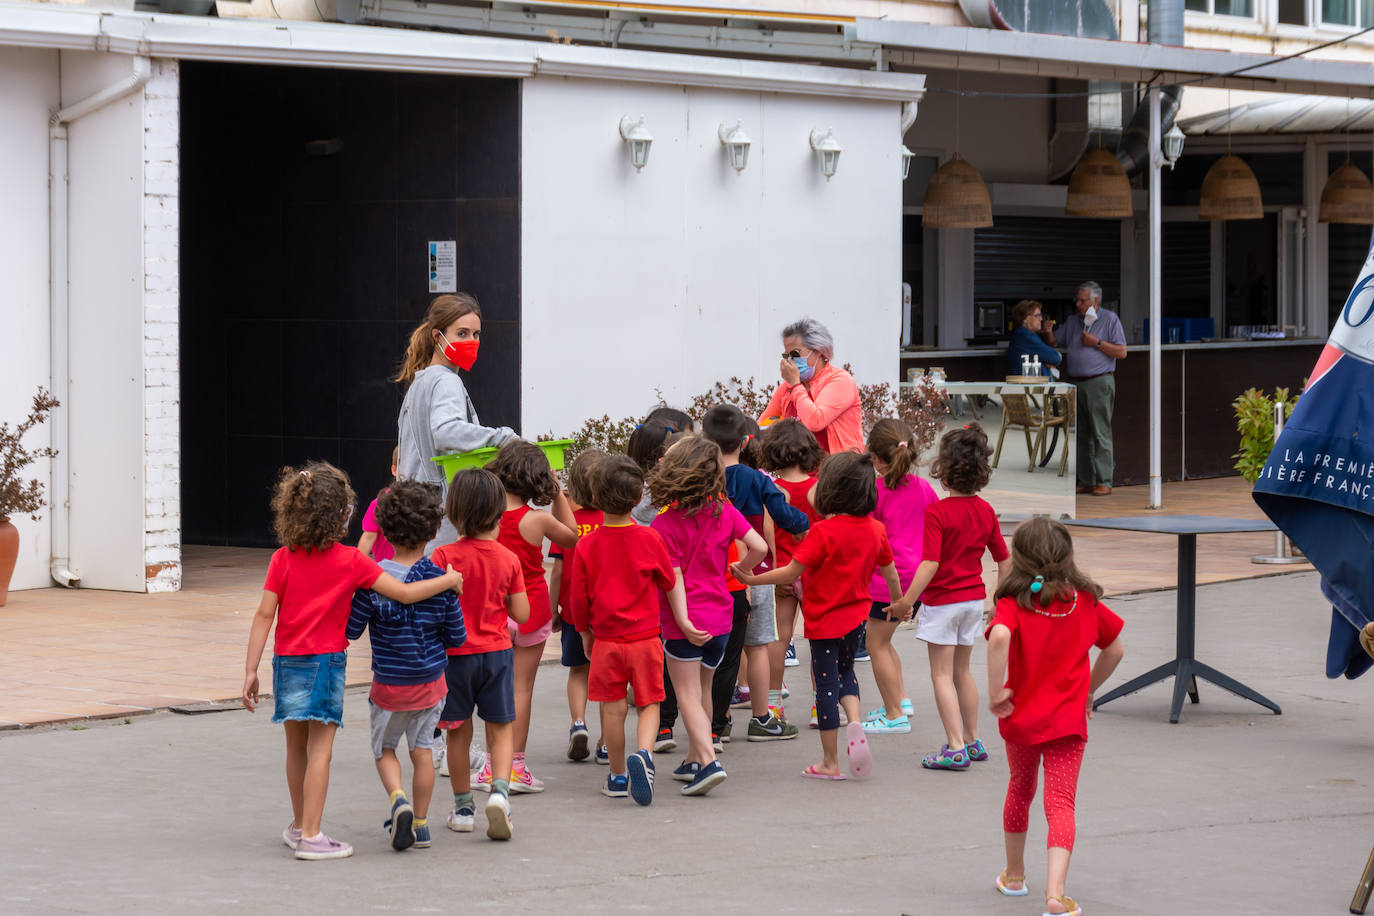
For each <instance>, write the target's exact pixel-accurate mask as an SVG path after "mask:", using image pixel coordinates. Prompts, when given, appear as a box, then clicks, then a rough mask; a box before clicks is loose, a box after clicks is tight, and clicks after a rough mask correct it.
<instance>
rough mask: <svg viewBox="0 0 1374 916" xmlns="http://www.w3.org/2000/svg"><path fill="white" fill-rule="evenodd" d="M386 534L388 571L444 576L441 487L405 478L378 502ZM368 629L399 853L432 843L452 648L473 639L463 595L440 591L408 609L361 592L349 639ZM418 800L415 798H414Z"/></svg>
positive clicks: (381, 763) (419, 578)
mask: <svg viewBox="0 0 1374 916" xmlns="http://www.w3.org/2000/svg"><path fill="white" fill-rule="evenodd" d="M376 507H377V511H376V513H375V518H376V522H377V526H378V531H379V532H380V533H381V535H382V536H383V537H385V539H386V540H387V541H388V542H389V543H390V544H391V548H392V551H393V554H392V557H391V558H390V559H384V560H379V561H378V563H379V564H380V565H381V567H382V569H383V570H384V571H385V572H387V573H388V574H389V575H392V576H395V577H396V578H397V579H399V580H401V581H402V582H423V581H425V580H427V579H433V578H435V577H436V576H440V575H442V573H441V572H440V571H439V567H437V566H435V565H434V564H433V563H432V562H431V561H429V560H428V559H426V558H425V555H424V550H425V544H427V543H429V541H430V540H431V539H432V538H433V537H434V535H435V533H437V532H438V530H439V518H440V517H441V516H442V515H443V508H442V507H441V506H440V505H439V488H438V487H436V486H434V485H433V484H424V483H420V482H419V481H418V480H410V479H409V478H406V479H402V480H398V481H396V482H395V483H393V484H392V485H391V486H390V487H389V488H388V489H386V490H384V491H383V492H382V493H381V495H380V496H378V497H377V503H376ZM364 629H366V630H367V631H368V639H369V641H370V642H371V644H372V689H371V691H370V692H369V693H368V709H369V718H370V720H371V726H372V757H373V759H374V760H375V761H376V763H377V775H379V776H380V777H381V779H382V786H383V787H384V788H385V789H386V791H387V795H388V796H389V797H390V803H391V810H390V816H389V817H388V818H387V821H386V823H385V824H384V825H383V826H384V827H386V828H387V830H389V831H390V833H391V848H393V849H395V850H397V851H398V852H399V851H401V850H403V849H409V848H410V847H411V846H415V847H417V848H420V849H424V848H426V847H428V846H429V845H430V835H429V820H428V816H429V801H430V798H431V797H432V796H433V795H434V747H435V739H436V734H437V732H438V729H436V728H435V726H436V725H438V724H439V714H440V713H441V712H442V711H443V708H444V698H445V697H446V696H448V683H447V682H446V681H445V679H444V669H445V668H446V667H447V666H448V656H447V654H446V653H445V650H446V649H448V648H451V647H457V646H461V645H462V644H463V643H464V642H465V641H466V640H467V630H466V629H464V627H463V612H462V610H461V608H460V607H459V605H458V596H457V595H456V594H454V593H453V592H440V593H439V594H437V595H435V596H434V597H432V598H428V599H426V600H424V601H420V602H417V603H415V604H400V603H398V602H395V601H392V600H391V599H389V598H384V597H381V596H379V595H378V594H377V593H376V592H374V591H371V590H362V591H358V592H355V593H354V595H353V610H352V612H351V613H350V614H349V616H348V638H349V639H357V638H358V637H360V636H362V635H363V630H364ZM402 738H405V742H406V747H407V748H408V749H409V751H410V762H411V764H412V765H413V766H414V768H415V775H414V779H413V781H412V785H411V788H412V794H411V798H407V797H406V794H405V790H404V789H403V788H402V784H401V762H400V760H398V759H397V757H396V748H397V746H398V745H399V744H400V742H401V739H402ZM412 799H413V801H412Z"/></svg>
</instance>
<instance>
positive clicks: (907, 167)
mask: <svg viewBox="0 0 1374 916" xmlns="http://www.w3.org/2000/svg"><path fill="white" fill-rule="evenodd" d="M915 158H916V154H915V153H913V152H912V151H911V150H909V149H907V148H906V144H905V143H903V144H902V181H906V177H907V176H908V175H910V174H911V160H913V159H915Z"/></svg>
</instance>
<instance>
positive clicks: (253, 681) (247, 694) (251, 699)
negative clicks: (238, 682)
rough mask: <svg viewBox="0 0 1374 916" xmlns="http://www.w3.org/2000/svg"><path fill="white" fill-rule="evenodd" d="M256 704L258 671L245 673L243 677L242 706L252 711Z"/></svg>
mask: <svg viewBox="0 0 1374 916" xmlns="http://www.w3.org/2000/svg"><path fill="white" fill-rule="evenodd" d="M257 706H258V673H257V672H256V671H254V672H253V673H252V674H246V675H244V677H243V708H244V709H246V710H248V711H249V712H253V711H254V710H255V709H257Z"/></svg>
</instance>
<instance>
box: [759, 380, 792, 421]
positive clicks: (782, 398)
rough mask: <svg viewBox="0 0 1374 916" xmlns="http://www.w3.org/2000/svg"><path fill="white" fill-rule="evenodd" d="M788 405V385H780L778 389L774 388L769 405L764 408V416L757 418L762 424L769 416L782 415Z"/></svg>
mask: <svg viewBox="0 0 1374 916" xmlns="http://www.w3.org/2000/svg"><path fill="white" fill-rule="evenodd" d="M786 406H787V386H786V385H779V386H778V387H777V388H776V389H774V391H773V396H772V397H771V398H769V399H768V406H767V407H765V408H763V416H761V417H758V418H757V419H758V422H759V423H760V424H762V423H763V421H764V420H766V419H768V418H769V417H780V416H782V412H783V410H785V409H786Z"/></svg>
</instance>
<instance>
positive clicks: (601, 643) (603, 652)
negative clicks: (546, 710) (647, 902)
mask: <svg viewBox="0 0 1374 916" xmlns="http://www.w3.org/2000/svg"><path fill="white" fill-rule="evenodd" d="M590 477H591V479H590V481H588V483H589V484H590V489H591V493H590V494H589V498H590V500H591V501H592V502H593V503H595V504H596V505H597V506H600V507H601V509H602V510H603V511H604V512H605V518H604V521H603V523H602V525H601V527H600V528H597V529H596V530H595V531H593V532H592V533H591V534H589V535H587V537H586V538H584V539H583V540H582V541H581V542H580V543H579V544H578V547H577V552H576V553H575V555H574V557H573V572H572V595H571V598H572V603H571V607H570V610H571V612H572V614H571V618H570V620H569V621H568V625H569V627H573V628H576V630H577V631H578V632H579V633H580V634H581V637H582V647H583V651H584V652H585V653H586V654H587V656H588V657H590V658H591V677H590V681H589V683H588V692H587V696H588V699H590V700H594V701H595V702H597V703H599V704H601V734H602V735H603V740H604V741H605V742H606V750H607V754H608V755H609V757H610V765H611V772H610V773H609V775H607V777H606V784H605V785H604V786H602V787H601V793H602V794H603V795H606V796H608V797H610V798H623V797H624V796H626V795H629V796H630V797H632V798H633V799H634V800H635V802H636V803H638V804H640V805H647V804H650V803H651V802H652V801H653V800H654V758H653V753H652V750H651V749H652V748H653V746H654V740H655V738H656V737H657V735H658V705H659V703H661V702H663V697H664V692H663V643H662V641H661V640H660V639H659V635H660V634H661V633H662V629H661V627H660V626H659V600H658V599H659V594H660V592H668V593H669V595H668V600H669V602H670V603H672V604H673V606H674V608H675V613H676V614H678V615H679V616H681V617H683V618H685V617H686V616H687V604H686V597H685V593H684V591H683V587H682V584H681V582H680V581H679V580H678V577H677V575H676V574H675V573H674V572H673V564H672V561H671V559H670V558H669V556H668V548H667V547H666V546H665V545H664V543H663V537H662V536H661V535H660V534H659V533H658V532H657V531H655V530H654V529H653V528H647V527H644V526H641V525H637V524H635V521H634V519H633V518H631V516H630V512H631V511H632V510H633V509H634V507H635V505H636V504H637V503H638V502H639V497H640V494H641V493H643V492H644V472H643V471H642V470H640V468H639V465H637V464H636V463H635V462H634V461H632V460H631V459H630V458H627V457H626V456H624V455H608V456H604V457H603V458H601V459H600V460H599V461H597V462H596V463H595V465H594V466H593V467H592V469H591V474H590ZM627 688H628V691H633V692H634V703H635V710H636V712H637V713H638V719H639V721H638V727H637V728H636V731H635V734H636V738H637V739H638V743H637V748H638V749H637V750H636V751H635V752H634V753H633V754H631V755H629V758H628V759H627V758H626V754H625V719H626V717H627V716H628V715H629V701H628V698H627V697H628V691H627Z"/></svg>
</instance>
